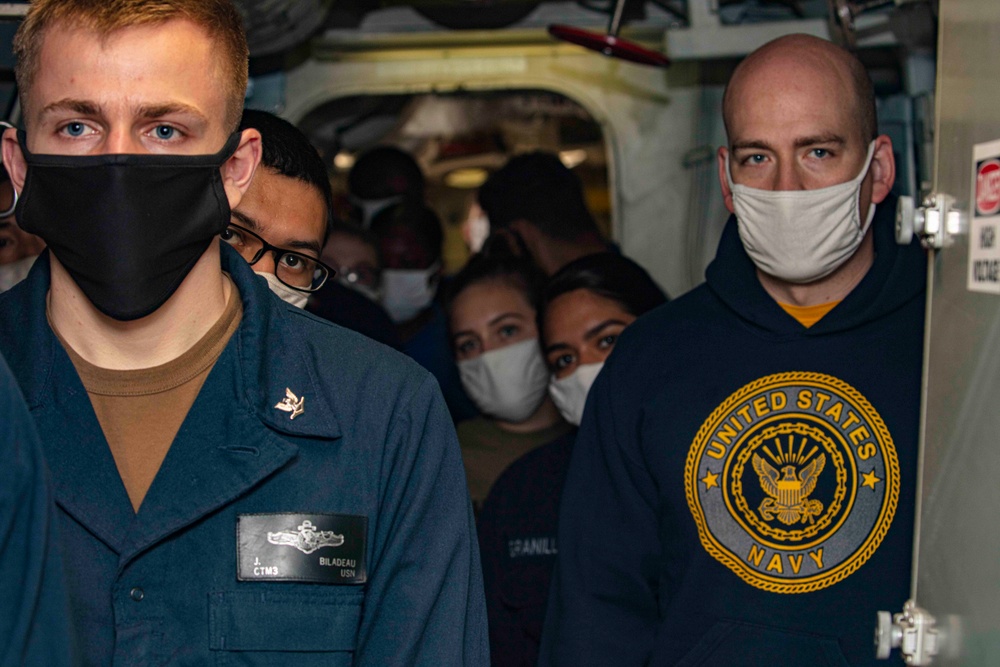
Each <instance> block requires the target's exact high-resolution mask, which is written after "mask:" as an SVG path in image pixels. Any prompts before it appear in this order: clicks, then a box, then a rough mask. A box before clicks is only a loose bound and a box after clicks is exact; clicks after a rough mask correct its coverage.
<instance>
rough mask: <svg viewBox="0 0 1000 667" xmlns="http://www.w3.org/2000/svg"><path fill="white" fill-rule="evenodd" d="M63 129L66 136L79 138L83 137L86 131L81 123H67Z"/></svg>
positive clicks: (85, 127)
mask: <svg viewBox="0 0 1000 667" xmlns="http://www.w3.org/2000/svg"><path fill="white" fill-rule="evenodd" d="M64 129H65V130H66V134H68V135H69V136H71V137H79V136H83V133H84V131H85V130H86V129H87V126H86V125H84V124H83V123H69V124H67V125H66V127H65V128H64Z"/></svg>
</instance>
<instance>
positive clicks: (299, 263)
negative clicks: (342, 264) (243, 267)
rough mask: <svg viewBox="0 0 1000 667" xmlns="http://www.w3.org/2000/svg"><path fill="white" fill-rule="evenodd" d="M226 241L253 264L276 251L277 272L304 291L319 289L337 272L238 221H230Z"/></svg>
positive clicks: (225, 232)
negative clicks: (260, 234) (266, 238)
mask: <svg viewBox="0 0 1000 667" xmlns="http://www.w3.org/2000/svg"><path fill="white" fill-rule="evenodd" d="M222 240H223V241H225V242H226V243H228V244H229V245H231V246H233V248H235V249H236V251H237V252H239V253H240V255H242V256H243V259H245V260H246V261H247V263H248V264H249V265H250V266H253V265H254V264H256V263H257V262H259V261H260V258H261V257H263V256H264V253H265V252H271V253H273V254H274V275H275V276H276V277H277V278H278V280H280V281H281V282H282V283H283V284H285V285H288V286H289V287H291V288H292V289H297V290H299V291H300V292H315V291H316V290H318V289H319V288H320V287H322V286H323V283H325V282H326V279H327V278H329V277H330V276H332V275H333V274H334V273H335V272H334V270H333V269H331V268H330V267H329V266H327V265H326V264H324V263H323V262H321V261H319V260H318V259H316V258H315V257H310V256H309V255H303V254H302V253H300V252H295V251H294V250H285V249H284V248H279V247H277V246H273V245H271V244H270V243H268V242H267V241H265V240H264V239H262V238H261V237H260V236H258V235H257V234H254V233H253V232H251V231H250V230H249V229H247V228H246V227H242V226H240V225H237V224H236V223H235V222H230V223H229V227H227V228H226V230H225V231H224V232H222Z"/></svg>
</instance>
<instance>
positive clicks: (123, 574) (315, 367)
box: [0, 244, 488, 667]
mask: <svg viewBox="0 0 1000 667" xmlns="http://www.w3.org/2000/svg"><path fill="white" fill-rule="evenodd" d="M222 268H223V270H224V271H227V272H228V273H229V274H230V275H231V276H232V279H233V281H234V283H235V285H236V287H237V289H238V290H239V295H240V297H241V298H242V301H243V320H242V322H241V324H240V326H239V329H238V330H237V332H236V333H235V334H234V335H233V337H232V339H231V340H230V341H229V343H228V345H227V346H226V348H225V350H224V351H223V353H222V355H221V357H220V358H219V359H218V361H217V362H216V364H215V367H214V368H213V369H212V371H211V373H210V374H209V376H208V378H207V380H206V381H205V384H204V386H203V387H202V389H201V392H200V393H199V395H198V397H197V399H196V400H195V403H194V405H193V406H192V407H191V410H190V412H189V413H188V415H187V417H186V419H185V420H184V422H183V424H182V425H181V427H180V430H179V431H178V433H177V436H176V438H175V439H174V441H173V443H172V445H171V447H170V450H169V452H168V453H167V456H166V458H165V460H164V461H163V465H162V467H161V468H160V470H159V473H158V474H157V476H156V478H155V479H154V481H153V483H152V486H151V487H150V489H149V491H148V494H147V495H146V497H145V500H144V501H143V504H142V506H141V507H140V509H139V511H138V512H137V513H136V512H133V510H132V507H131V505H130V503H129V499H128V495H127V494H126V492H125V488H124V486H123V485H122V482H121V478H120V476H119V474H118V471H117V469H116V467H115V462H114V460H113V458H112V455H111V452H110V449H109V448H108V445H107V442H106V441H105V438H104V435H103V433H102V430H101V427H100V425H99V424H98V422H97V418H96V417H95V414H94V411H93V409H92V407H91V403H90V400H89V398H88V396H87V393H86V391H85V390H84V388H83V386H82V384H81V382H80V379H79V377H78V375H77V373H76V371H75V369H74V367H73V365H72V363H71V361H70V359H69V357H68V356H67V355H66V353H65V351H64V350H63V348H62V347H61V346H60V344H59V342H58V341H57V339H56V338H55V336H54V335H53V333H52V331H51V329H50V327H49V325H48V324H47V320H46V315H45V299H46V293H47V291H48V287H49V261H48V255H47V254H45V255H43V256H42V257H41V258H40V259H39V260H38V262H37V263H36V265H35V267H34V268H33V270H32V272H31V274H30V275H29V276H28V278H27V279H26V280H25V281H24V282H23V283H22V284H21V285H19V286H18V287H17V288H15V289H13V290H11V291H9V292H7V293H5V294H3V295H2V296H0V350H2V352H3V353H4V354H5V355H6V356H7V359H8V361H9V363H10V365H11V368H12V370H13V371H14V374H15V376H16V377H17V379H18V381H19V383H20V385H21V388H22V390H23V392H24V395H25V398H26V400H27V402H28V405H29V407H30V409H31V414H32V416H33V417H34V419H35V423H36V425H37V427H38V431H39V435H40V437H41V441H42V444H43V448H44V452H45V455H46V458H47V460H48V463H49V466H50V467H51V469H52V475H53V480H54V492H55V499H56V503H57V505H58V508H59V517H60V521H59V528H60V531H61V539H62V546H63V553H64V559H65V565H66V569H67V573H68V587H69V592H70V607H71V613H72V623H73V631H74V634H75V638H76V641H77V642H78V643H79V646H80V648H81V649H82V653H83V657H84V659H85V661H86V662H87V663H88V664H116V665H118V664H144V665H145V664H150V665H152V664H157V665H158V664H166V663H169V664H178V665H179V664H184V665H213V664H214V665H295V666H296V667H306V666H308V665H321V664H322V665H379V666H383V665H486V664H487V663H488V648H487V633H486V620H485V609H484V603H483V592H482V575H481V572H480V569H479V554H478V548H477V546H476V541H475V533H474V524H473V518H472V509H471V506H470V503H469V500H468V496H467V493H466V490H465V479H464V474H463V469H462V463H461V460H460V455H459V449H458V443H457V441H456V438H455V431H454V428H453V427H452V424H451V419H450V418H449V415H448V411H447V409H446V407H445V404H444V401H443V400H442V398H441V393H440V391H439V389H438V387H437V384H436V383H435V381H434V379H433V377H431V376H430V374H428V373H427V372H426V371H424V370H423V369H421V368H420V367H419V366H418V365H417V364H416V363H413V362H412V361H410V360H408V359H406V358H405V357H404V356H403V355H401V354H398V353H396V352H394V351H392V350H390V349H389V348H387V347H384V346H381V345H379V344H376V343H374V342H372V341H370V340H368V339H366V338H364V337H362V336H360V335H357V334H355V333H353V332H350V331H347V330H344V329H341V328H339V327H337V326H334V325H331V324H329V323H327V322H323V321H321V320H319V319H318V318H316V317H314V316H312V315H310V314H308V313H306V312H305V311H302V310H300V309H298V308H295V307H292V306H288V305H286V304H284V303H282V302H281V301H279V300H278V299H277V298H276V297H274V296H273V295H272V294H271V293H270V292H269V291H268V288H267V286H266V284H265V283H264V281H263V280H260V279H259V278H256V277H255V276H254V274H253V272H252V270H251V269H250V267H248V266H247V264H246V262H244V261H243V259H241V258H240V257H239V255H237V254H236V253H235V252H234V251H233V250H232V249H231V248H229V247H228V246H226V245H225V244H223V246H222ZM289 392H290V393H291V394H294V396H295V401H293V403H295V404H297V405H298V406H299V407H300V408H301V409H302V411H301V413H298V414H296V415H293V413H292V412H291V411H288V410H283V409H280V408H278V407H277V406H278V405H279V404H282V403H283V402H285V399H286V398H288V395H289ZM299 401H301V402H299ZM286 407H287V405H286ZM293 416H294V419H293V418H292V417H293ZM327 520H328V521H330V522H332V523H331V524H330V525H332V526H334V527H335V529H331V530H330V531H328V532H324V527H323V525H320V524H321V523H322V521H327ZM252 521H257V522H258V523H257V524H252V523H251V522H252ZM306 521H309V523H308V524H307V523H306ZM259 522H263V523H259ZM238 523H239V524H240V525H241V526H244V527H246V526H251V525H256V526H257V528H256V529H255V530H257V531H258V534H257V537H259V538H261V539H259V540H258V541H257V542H253V540H249V541H248V544H246V545H244V544H243V542H242V541H239V542H238V540H242V539H243V538H241V537H238V534H237V528H238ZM261 525H264V526H265V527H266V528H267V530H262V529H260V526H261ZM303 526H306V527H309V526H314V527H315V528H316V529H317V532H316V533H314V534H313V536H312V538H310V539H313V542H312V543H311V545H310V544H308V542H309V540H304V539H303V535H305V534H306V533H304V532H303ZM338 527H339V528H338ZM286 529H287V530H286ZM247 530H249V529H247ZM296 531H298V532H296ZM265 533H266V535H267V538H266V539H264V535H265ZM282 535H285V536H286V538H287V539H286V538H282V537H281V536H282ZM296 535H298V537H296ZM317 535H324V536H325V537H324V538H323V540H320V541H319V542H318V543H317V542H316V539H315V538H316V536H317ZM331 535H333V537H330V536H331ZM283 539H284V540H285V541H284V542H282V540H283ZM295 540H299V544H298V546H296V545H295ZM324 540H325V541H324ZM334 540H340V542H341V543H343V542H344V541H345V540H346V541H347V542H348V543H351V542H352V540H353V542H354V543H355V544H354V547H352V548H353V551H352V557H351V561H352V562H351V563H350V565H352V566H351V567H350V568H347V569H342V568H339V567H336V566H337V565H342V564H344V561H342V559H340V558H338V556H339V555H340V554H342V553H343V552H342V551H338V547H337V544H336V542H334ZM304 543H305V546H303V544H304ZM276 545H277V546H276ZM343 548H346V547H343ZM310 549H312V550H313V551H312V552H310V551H309V550H310ZM316 549H320V550H318V551H317V550H316ZM265 553H266V554H270V556H267V557H268V558H271V557H274V558H278V557H280V558H287V559H289V560H288V561H287V562H292V561H293V560H294V559H311V560H310V561H309V562H310V565H309V567H310V568H312V570H308V571H307V570H304V569H302V567H299V566H296V567H299V569H298V570H296V573H297V574H296V576H300V577H301V578H300V579H299V580H291V581H289V580H278V579H277V578H274V579H268V578H266V577H267V576H270V575H274V576H275V577H277V575H278V573H279V572H281V571H282V570H281V568H279V567H278V566H273V567H269V566H267V561H266V558H264V556H263V554H265ZM275 554H278V555H277V556H275ZM323 559H325V561H326V563H323V562H322V561H323ZM275 562H277V561H275ZM282 562H285V561H282ZM303 562H304V561H303ZM258 565H260V566H261V567H257V566H258ZM322 565H333V567H332V569H329V570H323V567H321V566H322ZM317 570H323V571H322V572H321V573H320V574H316V573H315V572H316V571H317ZM310 572H311V574H310ZM344 572H347V574H344ZM303 573H305V574H303ZM258 575H260V577H258ZM341 575H343V576H341ZM345 577H346V578H347V580H353V581H355V583H344V581H345V579H344V578H345ZM241 578H242V580H241ZM352 578H353V579H352ZM361 580H363V582H362V581H361Z"/></svg>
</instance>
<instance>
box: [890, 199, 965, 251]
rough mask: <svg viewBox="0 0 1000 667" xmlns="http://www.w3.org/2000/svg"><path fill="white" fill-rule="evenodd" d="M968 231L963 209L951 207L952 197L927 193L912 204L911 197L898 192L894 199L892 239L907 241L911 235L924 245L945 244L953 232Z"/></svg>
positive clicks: (951, 238)
mask: <svg viewBox="0 0 1000 667" xmlns="http://www.w3.org/2000/svg"><path fill="white" fill-rule="evenodd" d="M967 231H968V220H967V218H966V215H965V212H964V211H962V210H960V209H958V208H955V198H954V197H952V196H951V195H947V194H943V193H935V194H930V195H928V196H927V197H926V198H924V200H923V201H922V202H921V204H920V206H916V204H915V202H914V199H913V197H907V196H902V197H900V198H899V201H898V202H897V203H896V242H897V243H899V244H900V245H908V244H909V243H910V241H912V240H913V237H914V236H916V237H917V238H919V239H920V243H921V244H922V245H923V246H924V247H925V248H934V249H935V250H940V249H941V248H947V247H948V246H950V245H951V244H952V242H953V240H954V238H953V237H954V236H956V235H958V234H964V233H966V232H967Z"/></svg>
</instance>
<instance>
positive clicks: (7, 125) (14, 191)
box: [0, 120, 17, 218]
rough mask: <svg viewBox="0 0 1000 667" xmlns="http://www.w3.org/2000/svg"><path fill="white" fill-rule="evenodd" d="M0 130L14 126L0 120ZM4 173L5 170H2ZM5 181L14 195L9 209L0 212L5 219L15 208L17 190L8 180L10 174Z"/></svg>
mask: <svg viewBox="0 0 1000 667" xmlns="http://www.w3.org/2000/svg"><path fill="white" fill-rule="evenodd" d="M0 128H6V129H8V130H13V129H14V126H13V125H11V124H10V123H8V122H7V121H5V120H0ZM4 173H6V170H4ZM7 180H8V181H10V189H11V191H12V192H13V193H14V202H13V203H12V204H11V205H10V208H9V209H7V210H6V211H0V218H6V217H8V216H11V215H13V214H14V209H16V208H17V190H16V189H15V188H14V181H12V180H10V174H7Z"/></svg>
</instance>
